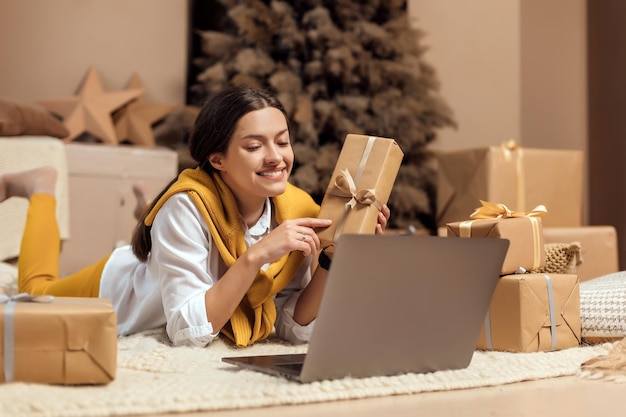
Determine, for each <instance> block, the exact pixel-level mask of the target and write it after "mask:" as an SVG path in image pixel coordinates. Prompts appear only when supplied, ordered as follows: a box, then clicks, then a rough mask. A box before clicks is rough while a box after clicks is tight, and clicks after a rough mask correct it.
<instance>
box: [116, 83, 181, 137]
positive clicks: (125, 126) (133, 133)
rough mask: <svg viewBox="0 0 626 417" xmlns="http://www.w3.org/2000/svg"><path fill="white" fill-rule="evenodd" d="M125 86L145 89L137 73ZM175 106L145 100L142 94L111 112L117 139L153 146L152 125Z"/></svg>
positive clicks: (131, 88)
mask: <svg viewBox="0 0 626 417" xmlns="http://www.w3.org/2000/svg"><path fill="white" fill-rule="evenodd" d="M126 88H127V89H130V90H133V89H141V90H142V91H145V90H144V88H143V84H142V82H141V80H140V79H139V76H138V75H137V74H133V75H132V76H131V78H130V80H129V81H128V84H127V86H126ZM175 107H176V106H174V105H171V104H161V103H148V102H145V101H144V98H143V94H142V95H141V96H140V97H139V98H137V99H136V100H135V101H133V102H131V103H129V104H128V105H126V106H125V107H123V108H122V109H120V110H119V111H117V112H116V113H114V114H113V121H114V123H115V132H116V134H117V139H118V141H120V142H123V141H128V142H130V143H133V144H135V145H140V146H149V147H150V146H155V139H154V133H153V131H152V125H153V124H155V123H156V122H158V121H160V120H161V119H163V118H164V117H165V116H167V115H168V114H169V113H170V112H171V111H172V110H173V109H174V108H175Z"/></svg>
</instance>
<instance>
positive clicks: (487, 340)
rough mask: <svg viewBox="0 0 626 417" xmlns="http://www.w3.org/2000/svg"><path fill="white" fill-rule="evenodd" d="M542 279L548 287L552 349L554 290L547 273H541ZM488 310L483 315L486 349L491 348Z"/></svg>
mask: <svg viewBox="0 0 626 417" xmlns="http://www.w3.org/2000/svg"><path fill="white" fill-rule="evenodd" d="M542 275H543V277H544V279H545V280H546V284H547V288H548V308H549V309H550V334H551V338H552V340H551V344H550V350H554V349H555V348H556V337H557V334H556V313H555V311H554V291H553V289H552V279H551V278H550V276H549V275H548V274H542ZM489 317H490V312H489V309H487V316H486V317H485V343H486V345H487V349H488V350H493V342H492V340H491V320H490V318H489Z"/></svg>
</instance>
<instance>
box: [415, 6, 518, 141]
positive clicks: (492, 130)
mask: <svg viewBox="0 0 626 417" xmlns="http://www.w3.org/2000/svg"><path fill="white" fill-rule="evenodd" d="M408 7H409V14H410V16H411V18H412V20H413V22H414V24H415V25H416V27H418V28H420V29H421V30H423V31H425V32H426V36H425V37H424V38H423V39H422V41H421V42H422V44H423V45H424V46H427V47H428V48H429V51H428V52H427V53H426V55H425V57H424V58H425V59H426V60H427V61H428V62H429V63H431V64H432V65H434V67H435V69H436V71H437V74H438V76H439V80H440V81H441V94H442V95H443V97H444V98H445V99H446V100H447V102H448V104H449V105H450V106H451V107H452V109H453V110H454V112H455V117H456V120H457V123H458V125H459V128H458V130H453V129H446V130H444V131H441V132H440V133H439V138H438V140H437V141H436V142H435V143H434V144H433V146H434V147H435V148H438V149H442V150H448V149H459V148H468V147H474V146H488V145H494V144H499V143H500V142H502V141H504V140H507V139H511V138H514V139H518V140H519V138H520V135H521V126H520V119H521V114H520V108H521V93H520V88H521V86H520V79H521V75H520V71H521V67H520V59H521V57H520V42H521V41H520V10H519V9H520V7H519V0H510V1H509V0H507V1H502V0H472V1H458V0H409V2H408Z"/></svg>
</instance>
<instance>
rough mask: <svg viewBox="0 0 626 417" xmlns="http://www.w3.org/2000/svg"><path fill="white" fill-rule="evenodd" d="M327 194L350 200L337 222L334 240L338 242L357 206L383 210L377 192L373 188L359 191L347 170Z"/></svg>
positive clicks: (340, 173) (338, 177) (339, 176)
mask: <svg viewBox="0 0 626 417" xmlns="http://www.w3.org/2000/svg"><path fill="white" fill-rule="evenodd" d="M327 192H328V193H329V194H332V195H334V196H337V197H343V198H348V199H349V200H348V201H347V202H346V204H345V205H344V210H343V214H342V215H341V217H340V218H339V221H338V222H337V227H336V228H335V236H334V238H333V240H337V238H338V237H339V234H340V233H341V230H342V229H343V224H344V223H345V221H346V218H347V217H348V213H349V212H350V210H352V209H353V208H354V207H355V206H356V205H357V204H363V205H372V206H374V207H376V208H377V209H378V210H379V211H380V210H382V209H383V205H382V203H381V202H380V201H378V199H377V198H376V190H374V189H371V188H366V189H362V190H357V188H356V183H355V181H354V179H353V178H352V175H350V171H348V169H347V168H346V169H342V170H341V171H339V175H337V176H336V177H335V181H334V187H333V188H331V189H330V190H328V191H327Z"/></svg>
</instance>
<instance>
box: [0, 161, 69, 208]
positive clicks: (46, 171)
mask: <svg viewBox="0 0 626 417" xmlns="http://www.w3.org/2000/svg"><path fill="white" fill-rule="evenodd" d="M56 182H57V171H56V169H54V168H52V167H39V168H34V169H29V170H26V171H16V172H7V173H6V174H2V175H0V201H4V200H6V199H8V198H10V197H24V198H30V196H32V195H33V194H38V193H46V194H50V195H55V192H56Z"/></svg>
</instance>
